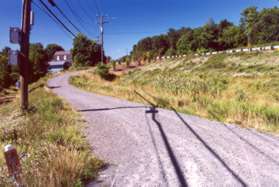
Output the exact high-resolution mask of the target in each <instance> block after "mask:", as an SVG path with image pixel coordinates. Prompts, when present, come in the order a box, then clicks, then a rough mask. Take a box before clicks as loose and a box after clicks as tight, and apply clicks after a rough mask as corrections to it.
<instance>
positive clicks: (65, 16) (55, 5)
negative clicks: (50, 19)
mask: <svg viewBox="0 0 279 187" xmlns="http://www.w3.org/2000/svg"><path fill="white" fill-rule="evenodd" d="M48 2H49V3H50V4H51V5H52V6H53V7H55V8H56V9H57V10H58V11H59V12H60V14H61V15H62V16H63V17H64V18H65V19H66V20H67V21H68V22H69V23H70V24H71V25H72V26H73V27H74V28H75V29H76V30H77V31H78V32H79V33H81V31H80V30H79V28H78V27H77V26H76V25H75V24H74V23H73V22H72V21H71V20H70V19H69V18H68V17H67V15H66V14H65V13H64V12H63V11H62V10H61V8H60V7H59V6H58V5H57V4H56V3H55V2H54V1H53V0H48Z"/></svg>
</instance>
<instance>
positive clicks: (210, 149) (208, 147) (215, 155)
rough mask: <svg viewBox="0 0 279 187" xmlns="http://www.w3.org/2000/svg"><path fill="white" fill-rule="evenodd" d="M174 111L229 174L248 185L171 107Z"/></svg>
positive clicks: (243, 184)
mask: <svg viewBox="0 0 279 187" xmlns="http://www.w3.org/2000/svg"><path fill="white" fill-rule="evenodd" d="M172 110H173V111H174V113H175V114H176V115H177V117H178V118H179V119H180V120H181V121H182V123H183V124H184V125H185V126H186V127H187V128H188V129H189V130H190V131H191V132H192V134H193V135H194V136H195V137H196V138H197V139H198V140H199V141H200V142H201V143H202V144H203V145H204V147H205V148H206V149H207V150H208V151H209V152H210V153H212V154H213V155H214V157H215V158H216V159H217V160H218V161H219V162H220V163H221V164H222V165H223V166H224V168H226V169H227V171H229V172H230V173H231V175H232V176H233V177H234V178H235V179H236V180H237V181H238V182H239V183H240V184H241V185H242V186H245V187H246V186H248V185H247V184H246V183H245V181H244V180H243V179H242V178H241V177H240V176H238V174H236V173H235V172H234V171H233V170H232V169H231V168H230V167H229V166H228V165H227V164H226V162H225V161H224V160H223V159H222V158H221V157H220V156H219V155H218V154H217V153H216V152H215V151H214V150H213V149H212V148H211V147H210V146H209V145H208V144H207V143H206V142H205V141H204V140H203V139H202V138H201V137H200V136H199V135H198V134H197V133H196V132H195V130H194V129H193V128H192V127H191V126H190V125H189V124H188V123H187V122H186V121H185V120H184V119H183V118H182V116H181V115H180V114H179V113H178V112H177V111H176V110H175V109H174V108H172Z"/></svg>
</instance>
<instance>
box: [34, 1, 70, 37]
mask: <svg viewBox="0 0 279 187" xmlns="http://www.w3.org/2000/svg"><path fill="white" fill-rule="evenodd" d="M32 3H33V5H35V6H36V7H37V8H38V9H40V10H41V11H42V12H44V13H45V14H46V15H48V16H49V17H50V18H51V19H52V20H53V21H54V22H55V23H56V24H57V25H58V26H59V27H60V28H61V30H62V31H63V32H65V33H66V35H67V36H68V37H69V38H71V39H72V37H71V35H70V33H69V32H66V31H65V29H64V28H63V27H62V26H61V24H60V23H59V22H58V21H57V20H56V19H54V18H53V16H52V15H51V14H50V13H49V12H48V11H46V10H45V9H44V8H43V7H41V6H40V5H38V4H37V3H36V2H35V1H32Z"/></svg>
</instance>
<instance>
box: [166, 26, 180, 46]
mask: <svg viewBox="0 0 279 187" xmlns="http://www.w3.org/2000/svg"><path fill="white" fill-rule="evenodd" d="M167 36H168V40H169V44H170V48H172V49H174V50H175V49H176V43H177V41H178V40H179V38H180V35H179V33H178V32H177V31H176V30H175V29H173V28H170V29H169V31H168V33H167Z"/></svg>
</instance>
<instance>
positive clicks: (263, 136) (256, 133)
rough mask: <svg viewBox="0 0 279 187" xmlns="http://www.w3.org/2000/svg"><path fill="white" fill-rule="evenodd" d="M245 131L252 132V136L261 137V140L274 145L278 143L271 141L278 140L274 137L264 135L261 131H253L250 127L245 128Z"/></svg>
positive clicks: (276, 145)
mask: <svg viewBox="0 0 279 187" xmlns="http://www.w3.org/2000/svg"><path fill="white" fill-rule="evenodd" d="M247 131H248V132H249V133H250V134H252V135H254V136H257V137H258V138H260V139H262V140H263V141H265V142H267V143H270V144H272V145H273V146H274V147H279V144H276V143H274V142H273V141H277V142H279V139H275V138H273V137H270V136H269V135H266V134H263V133H258V132H254V131H252V130H251V129H247ZM266 136H269V138H270V139H269V138H267V137H266Z"/></svg>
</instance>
